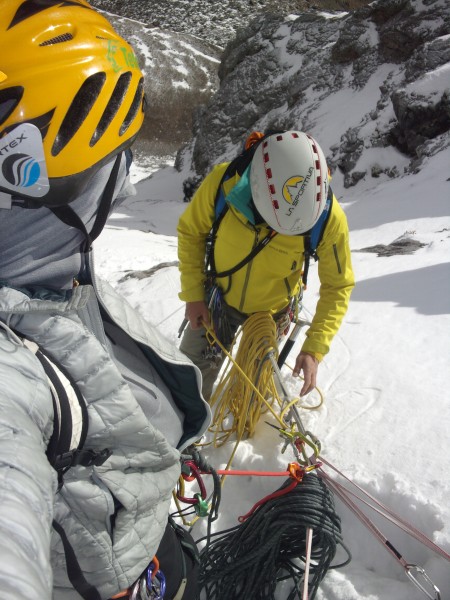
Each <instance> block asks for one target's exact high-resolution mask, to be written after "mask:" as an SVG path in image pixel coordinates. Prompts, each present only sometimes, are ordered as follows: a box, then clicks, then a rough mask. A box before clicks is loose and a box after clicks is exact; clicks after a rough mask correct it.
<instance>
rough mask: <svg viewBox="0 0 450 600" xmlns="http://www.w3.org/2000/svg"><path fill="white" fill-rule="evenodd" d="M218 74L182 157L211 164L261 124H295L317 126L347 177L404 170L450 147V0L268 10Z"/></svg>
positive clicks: (196, 165)
mask: <svg viewBox="0 0 450 600" xmlns="http://www.w3.org/2000/svg"><path fill="white" fill-rule="evenodd" d="M219 77H220V88H219V90H218V92H217V93H216V94H215V95H214V96H213V98H212V100H211V101H210V102H209V104H208V105H207V106H205V107H203V108H201V109H199V110H197V114H196V116H195V123H194V131H193V133H194V138H193V140H192V142H191V143H190V144H189V146H187V147H185V148H183V150H182V151H180V152H179V153H178V156H177V162H176V164H177V166H178V168H181V167H182V166H184V168H186V166H187V165H189V166H190V167H191V168H192V170H193V171H195V173H196V174H197V175H203V174H205V172H206V171H207V170H208V169H209V168H210V166H211V165H212V164H213V163H215V162H217V161H220V160H224V159H229V158H230V157H231V156H233V154H234V153H235V152H237V151H238V150H239V149H240V148H241V147H242V143H243V140H244V139H245V136H246V135H247V134H248V132H250V131H252V130H254V129H259V130H264V129H268V128H298V129H301V130H305V131H310V132H311V133H313V135H315V136H316V138H317V139H318V141H319V142H320V143H321V145H322V146H323V148H324V150H325V152H326V154H327V157H328V160H329V163H330V165H331V167H332V168H339V169H340V170H341V171H342V172H343V173H344V175H345V180H344V181H345V185H346V186H351V185H353V184H355V183H356V182H357V181H359V180H360V179H361V178H362V177H364V176H365V175H367V174H369V176H373V177H377V176H379V175H380V173H382V172H384V173H386V174H388V175H389V176H391V177H395V176H398V175H399V174H401V173H402V172H403V171H404V170H414V169H418V168H420V162H421V158H422V157H423V156H424V155H432V154H433V153H435V152H437V151H439V150H442V149H443V148H449V147H450V0H380V1H377V2H373V3H371V4H370V5H369V6H366V7H363V8H361V9H359V10H356V11H353V12H350V13H328V14H325V13H321V12H319V11H307V12H305V13H303V14H301V15H300V16H298V17H292V16H291V17H288V18H286V17H283V16H276V15H273V14H272V15H267V14H266V15H260V16H258V17H257V18H256V19H255V20H254V21H252V23H251V24H250V25H249V26H248V27H247V28H246V29H245V30H242V31H240V32H238V35H237V37H236V38H235V39H234V40H233V41H231V42H230V43H229V44H228V45H227V47H226V48H225V51H224V53H223V55H222V62H221V65H220V69H219ZM324 114H327V115H330V114H331V115H332V116H333V120H334V122H335V123H336V126H335V128H334V130H333V131H330V130H329V128H328V129H327V130H325V129H324V128H323V127H322V125H321V115H324ZM327 120H328V121H329V119H327ZM372 148H377V149H379V148H386V161H385V163H384V164H379V160H378V162H377V163H373V162H371V160H370V150H371V149H372ZM379 154H380V153H379V152H377V156H379Z"/></svg>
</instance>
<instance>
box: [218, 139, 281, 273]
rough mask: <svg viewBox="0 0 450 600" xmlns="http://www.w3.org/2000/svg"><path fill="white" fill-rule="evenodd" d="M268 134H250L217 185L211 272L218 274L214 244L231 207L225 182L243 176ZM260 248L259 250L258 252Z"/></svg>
mask: <svg viewBox="0 0 450 600" xmlns="http://www.w3.org/2000/svg"><path fill="white" fill-rule="evenodd" d="M267 135H268V134H267ZM267 135H264V134H262V133H259V132H254V133H253V134H251V135H250V136H249V138H248V139H249V140H250V144H246V147H245V149H244V150H243V151H242V152H241V153H240V154H238V156H236V157H235V158H234V159H233V160H232V161H231V162H230V163H229V165H228V166H227V168H226V169H225V172H224V174H223V175H222V178H221V180H220V182H219V185H218V187H217V191H216V196H215V198H214V213H215V217H214V222H213V225H212V227H211V231H210V233H209V236H208V238H207V244H206V268H207V270H208V271H209V272H210V273H212V274H214V275H217V272H216V268H215V262H214V245H215V241H216V237H217V232H218V230H219V226H220V224H221V222H222V220H223V218H224V216H225V214H226V212H227V210H228V208H229V206H228V203H227V202H226V198H225V192H224V189H223V184H224V183H225V182H226V181H228V180H229V179H231V178H232V177H234V176H235V175H239V177H242V174H243V173H244V171H245V170H246V168H247V167H248V165H249V164H250V163H251V161H252V158H253V155H254V154H255V151H256V149H257V147H258V146H259V144H260V143H261V142H262V141H263V140H264V138H265V137H267ZM252 136H254V137H252ZM268 237H269V238H270V239H272V237H273V235H272V236H268ZM270 239H268V240H267V241H265V242H264V245H263V247H264V246H265V245H266V244H267V242H268V241H270ZM260 250H262V247H261V248H260ZM260 250H258V252H259V251H260ZM256 254H257V252H256ZM254 255H255V254H252V255H249V256H248V257H246V258H245V259H244V261H241V263H239V265H236V267H234V268H233V269H232V270H230V271H232V272H235V271H238V270H239V269H240V268H242V267H243V266H244V265H245V264H246V263H247V262H248V261H249V260H251V259H252V258H253V256H254ZM226 275H231V272H228V271H227V272H224V273H220V276H226Z"/></svg>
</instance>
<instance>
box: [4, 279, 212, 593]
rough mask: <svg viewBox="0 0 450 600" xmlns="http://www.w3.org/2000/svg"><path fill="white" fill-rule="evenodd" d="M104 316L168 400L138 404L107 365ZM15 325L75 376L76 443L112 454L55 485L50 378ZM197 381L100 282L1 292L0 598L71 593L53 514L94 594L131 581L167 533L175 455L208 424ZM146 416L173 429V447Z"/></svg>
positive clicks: (114, 369)
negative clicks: (84, 417) (81, 412)
mask: <svg viewBox="0 0 450 600" xmlns="http://www.w3.org/2000/svg"><path fill="white" fill-rule="evenodd" d="M105 322H107V323H108V326H112V327H118V328H119V329H117V331H120V332H121V335H126V338H127V340H128V342H129V343H130V344H134V343H135V342H136V343H137V345H136V344H134V345H135V347H136V348H138V352H141V353H142V356H144V357H145V358H146V359H148V361H149V369H150V371H151V372H153V373H154V374H155V375H156V376H157V377H158V378H160V379H161V380H162V381H163V382H164V384H165V386H166V387H164V388H163V389H164V390H165V392H164V393H165V394H166V396H164V394H162V395H161V394H159V395H158V394H155V399H154V402H153V405H152V402H150V403H148V405H146V406H143V405H142V404H143V403H142V401H141V403H139V401H138V400H137V399H136V395H135V394H133V392H132V388H131V387H130V385H129V384H128V382H127V380H126V379H125V378H124V376H123V375H122V373H121V372H120V370H119V368H118V366H117V361H115V360H113V355H112V353H111V344H110V343H108V342H107V339H106V336H105V332H104V326H103V325H104V323H105ZM13 332H15V333H16V334H19V335H22V336H24V337H26V338H28V339H30V340H33V341H35V342H36V343H37V344H38V345H39V346H40V347H42V348H43V349H44V350H45V351H46V352H47V353H48V354H50V355H51V356H54V357H57V359H58V361H59V363H60V364H62V365H63V367H65V369H66V370H67V371H68V372H69V373H70V374H71V376H72V377H73V379H74V380H75V382H76V383H77V385H78V387H79V389H80V391H81V392H82V394H83V397H84V399H85V401H86V404H87V408H88V414H89V431H88V436H87V440H86V443H85V447H87V448H94V449H104V448H109V449H110V450H112V452H113V453H112V456H111V457H110V458H109V459H108V460H107V461H106V462H105V463H104V464H103V465H102V466H100V467H82V466H77V467H73V468H71V469H70V470H69V472H68V473H67V474H66V475H65V477H64V486H63V487H62V489H61V490H60V491H59V492H57V478H56V472H55V471H54V470H53V469H52V467H51V466H50V464H49V462H48V460H47V458H46V454H45V451H46V446H47V443H48V440H49V438H50V436H51V433H52V430H53V408H52V399H51V394H50V390H49V385H48V381H47V379H46V376H45V374H44V371H43V369H42V367H41V364H40V363H39V361H38V360H37V358H36V356H35V355H34V354H33V353H32V352H31V351H30V350H29V349H27V348H26V347H24V346H23V345H22V344H21V343H20V341H19V340H18V339H17V338H16V337H15V335H14V333H13ZM124 332H125V333H124ZM133 340H134V341H133ZM200 385H201V383H200V373H199V371H198V370H197V368H196V367H194V366H193V365H192V363H190V362H189V361H188V360H187V359H186V358H185V357H183V355H182V354H181V353H180V352H179V351H178V350H177V349H176V348H175V347H172V346H171V345H170V344H169V343H168V342H167V340H165V339H163V338H162V337H161V336H160V335H159V334H158V332H157V331H155V330H154V329H153V328H151V327H150V326H149V325H148V324H147V323H146V322H145V321H144V320H143V319H142V318H141V317H140V316H139V314H138V313H137V312H136V311H135V310H134V309H132V308H131V307H130V306H129V305H128V304H127V303H126V301H125V300H124V299H123V298H121V297H120V296H118V295H117V294H116V293H115V291H114V290H113V289H112V288H111V287H110V286H109V285H108V284H106V283H105V282H102V281H100V280H99V281H97V282H95V281H94V282H93V283H92V285H81V286H79V287H76V288H74V289H73V290H71V291H69V292H67V293H63V292H62V293H61V294H59V295H58V294H56V293H54V292H50V291H48V290H42V289H34V290H33V291H32V292H30V291H28V292H27V291H24V290H16V289H12V288H8V287H0V599H2V600H3V599H5V600H6V599H11V598H14V600H22V599H23V600H25V599H26V600H34V599H36V600H50V599H51V598H52V597H53V598H55V599H57V600H60V599H61V600H66V599H67V600H69V599H70V600H72V599H73V600H75V599H77V600H79V598H80V596H79V595H78V594H77V593H76V592H75V591H74V590H73V588H72V586H71V584H70V582H69V580H68V576H67V571H66V565H65V555H64V551H63V547H62V542H61V539H60V538H59V536H58V535H57V534H56V532H55V531H54V530H53V529H52V520H53V519H56V520H57V521H58V523H60V524H61V525H62V526H63V528H64V530H65V532H66V534H67V536H68V538H69V541H70V543H71V544H72V546H73V548H74V550H75V553H76V556H77V559H78V561H79V564H80V566H81V568H82V570H83V572H84V574H85V577H86V579H87V580H88V581H89V583H90V584H92V585H94V586H95V587H96V588H97V589H98V590H99V592H100V595H101V597H102V598H103V599H106V598H109V597H110V596H111V595H113V594H116V593H117V592H118V591H119V590H122V589H125V588H127V587H128V586H129V585H130V584H131V583H132V582H133V581H135V580H136V578H137V577H138V576H139V574H140V573H141V572H142V571H143V569H144V568H145V567H146V565H147V564H148V562H149V560H150V559H151V558H152V557H153V555H154V554H155V551H156V549H157V547H158V544H159V541H160V538H161V536H162V533H163V531H164V527H165V524H166V521H167V515H168V511H169V502H170V497H171V491H172V489H173V488H174V486H175V483H176V481H177V478H178V476H179V472H180V464H179V451H178V450H180V449H182V448H184V447H186V446H187V445H188V444H189V443H190V442H192V441H193V440H195V439H197V438H198V437H199V436H200V435H201V434H202V432H203V431H205V429H206V428H207V426H208V424H209V420H210V411H209V408H208V406H207V405H206V404H205V403H204V401H203V400H202V398H201V396H200V393H199V389H200ZM167 389H168V390H170V394H171V396H172V398H170V397H168V396H170V394H167V391H166V390H167ZM150 397H151V395H150ZM165 400H167V401H165ZM165 413H167V414H166V418H164V415H165ZM152 415H154V419H153V417H152ZM154 422H158V423H166V424H167V423H169V424H170V422H172V424H173V428H174V431H176V430H177V429H176V428H177V427H178V428H179V431H181V432H182V436H181V439H180V440H179V443H178V450H177V449H175V448H174V445H175V444H173V443H169V442H168V441H167V439H166V436H165V435H163V433H161V431H160V430H159V429H157V428H155V427H154ZM169 427H170V425H169ZM166 433H170V430H169V429H168V430H167V431H166ZM167 437H170V436H167Z"/></svg>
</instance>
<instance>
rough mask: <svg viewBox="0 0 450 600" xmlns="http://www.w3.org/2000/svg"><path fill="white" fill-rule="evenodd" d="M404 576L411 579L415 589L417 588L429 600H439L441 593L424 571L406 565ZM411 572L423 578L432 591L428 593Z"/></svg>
mask: <svg viewBox="0 0 450 600" xmlns="http://www.w3.org/2000/svg"><path fill="white" fill-rule="evenodd" d="M405 571H406V575H407V576H408V577H409V578H410V579H411V581H412V582H413V583H414V585H415V586H416V587H418V588H419V590H420V591H421V592H423V593H424V594H425V596H426V597H427V598H430V600H441V592H440V590H439V588H438V587H436V586H435V585H434V583H433V582H432V581H431V579H430V578H429V577H428V575H427V574H426V573H425V570H424V569H422V567H419V566H418V565H406V567H405ZM413 571H417V574H418V575H419V576H420V577H422V578H423V580H424V582H425V584H426V585H427V586H428V588H429V589H430V590H432V591H428V590H427V589H426V588H425V587H424V586H423V585H422V584H421V583H420V581H419V579H418V578H417V576H416V575H415V574H414V573H413Z"/></svg>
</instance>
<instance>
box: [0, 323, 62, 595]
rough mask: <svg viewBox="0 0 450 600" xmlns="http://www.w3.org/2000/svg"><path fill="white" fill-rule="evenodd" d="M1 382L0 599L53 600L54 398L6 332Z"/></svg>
mask: <svg viewBox="0 0 450 600" xmlns="http://www.w3.org/2000/svg"><path fill="white" fill-rule="evenodd" d="M0 382H1V385H0V498H1V500H0V590H1V594H0V595H1V596H2V597H5V598H15V600H25V599H26V600H38V599H39V600H50V599H51V598H52V585H53V581H52V571H51V567H50V561H49V554H50V535H51V529H52V519H53V498H54V494H55V491H56V478H55V472H54V470H53V469H52V468H51V466H50V464H49V463H48V461H47V458H46V455H45V448H46V442H47V441H48V438H49V436H50V434H51V431H52V426H53V425H52V419H53V408H52V400H51V395H50V391H49V388H48V385H47V383H46V379H45V375H44V373H43V371H42V369H41V367H40V364H39V362H38V361H37V359H36V358H35V356H34V355H33V353H32V352H31V351H29V350H27V349H26V348H24V347H23V346H21V345H20V344H19V343H18V342H17V341H15V340H14V339H13V338H12V337H11V336H10V335H8V334H7V333H6V332H5V331H4V330H3V329H1V328H0Z"/></svg>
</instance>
